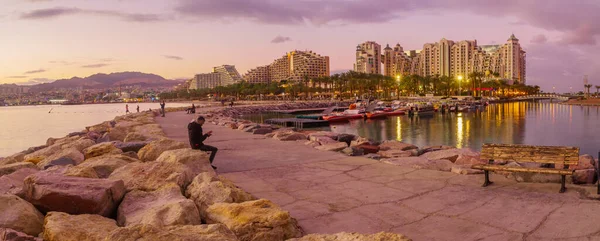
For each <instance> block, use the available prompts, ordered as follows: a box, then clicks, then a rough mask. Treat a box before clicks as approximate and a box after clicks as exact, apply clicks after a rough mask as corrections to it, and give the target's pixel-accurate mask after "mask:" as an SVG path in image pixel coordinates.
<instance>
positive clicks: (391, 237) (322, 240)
mask: <svg viewBox="0 0 600 241" xmlns="http://www.w3.org/2000/svg"><path fill="white" fill-rule="evenodd" d="M411 240H412V239H409V238H408V237H406V236H404V235H402V234H398V233H384V232H380V233H375V234H360V233H336V234H309V235H306V236H304V237H302V238H294V239H288V240H287V241H411Z"/></svg>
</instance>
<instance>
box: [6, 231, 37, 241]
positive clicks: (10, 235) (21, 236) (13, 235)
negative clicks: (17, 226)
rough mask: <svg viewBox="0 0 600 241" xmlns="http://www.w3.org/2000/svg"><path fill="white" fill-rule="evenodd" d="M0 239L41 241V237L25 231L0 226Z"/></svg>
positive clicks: (7, 240) (8, 240)
mask: <svg viewBox="0 0 600 241" xmlns="http://www.w3.org/2000/svg"><path fill="white" fill-rule="evenodd" d="M0 240H3V241H43V239H41V238H37V237H34V236H31V235H27V234H26V233H23V232H19V231H17V230H14V229H10V228H0Z"/></svg>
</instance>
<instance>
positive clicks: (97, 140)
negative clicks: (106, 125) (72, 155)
mask: <svg viewBox="0 0 600 241" xmlns="http://www.w3.org/2000/svg"><path fill="white" fill-rule="evenodd" d="M109 141H110V137H109V136H108V132H106V133H104V134H103V135H102V137H100V138H98V139H96V143H103V142H109Z"/></svg>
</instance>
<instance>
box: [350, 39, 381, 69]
mask: <svg viewBox="0 0 600 241" xmlns="http://www.w3.org/2000/svg"><path fill="white" fill-rule="evenodd" d="M381 58H382V56H381V45H379V44H377V43H375V42H373V41H368V42H364V43H362V44H359V45H358V46H356V63H355V64H354V71H356V72H359V73H369V74H381V60H382V59H381Z"/></svg>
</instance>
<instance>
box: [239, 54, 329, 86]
mask: <svg viewBox="0 0 600 241" xmlns="http://www.w3.org/2000/svg"><path fill="white" fill-rule="evenodd" d="M329 71H330V70H329V57H328V56H321V55H319V54H317V53H315V52H312V51H298V50H294V51H291V52H289V53H286V54H285V55H284V56H282V57H281V58H278V59H276V60H275V61H273V63H271V64H270V65H266V66H260V67H256V68H254V69H251V70H249V71H248V73H246V74H245V75H244V80H245V81H247V82H249V83H270V82H281V81H282V80H287V81H292V82H301V81H304V80H305V79H313V78H318V77H322V76H329Z"/></svg>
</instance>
